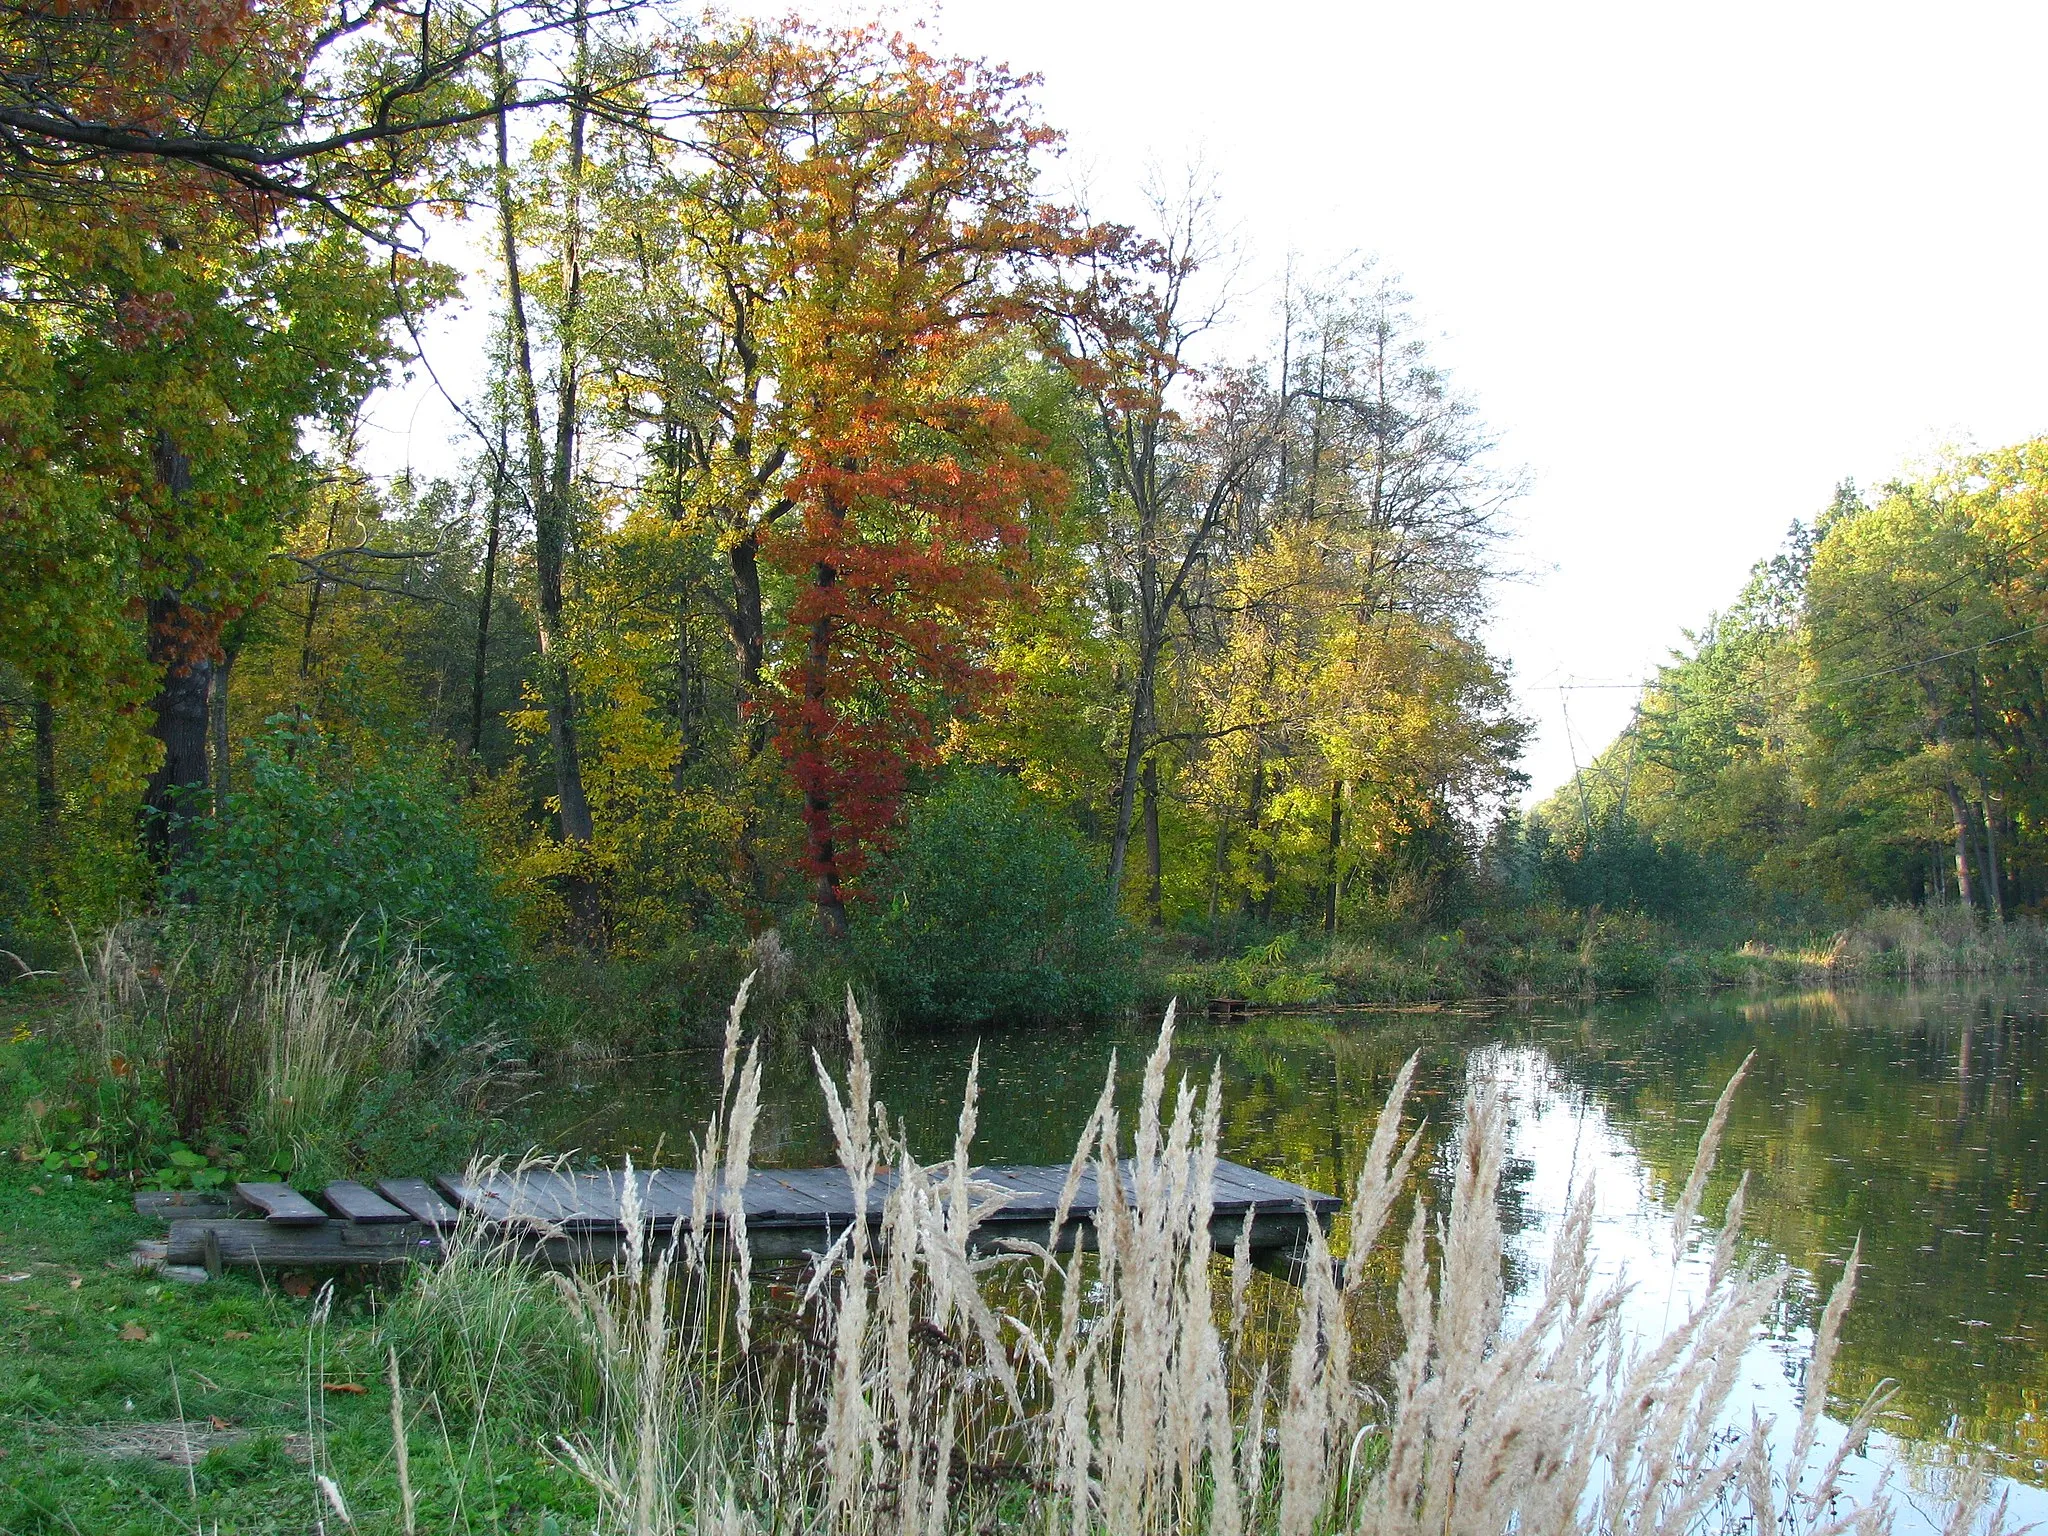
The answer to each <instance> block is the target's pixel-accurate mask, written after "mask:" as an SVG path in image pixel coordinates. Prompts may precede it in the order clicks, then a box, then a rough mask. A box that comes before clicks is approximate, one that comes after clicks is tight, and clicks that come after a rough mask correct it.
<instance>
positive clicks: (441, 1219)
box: [377, 1179, 462, 1227]
mask: <svg viewBox="0 0 2048 1536" xmlns="http://www.w3.org/2000/svg"><path fill="white" fill-rule="evenodd" d="M377 1193H378V1194H380V1195H382V1196H383V1197H384V1198H385V1199H386V1200H389V1201H390V1202H391V1203H392V1204H393V1205H395V1206H397V1207H398V1208H399V1209H400V1210H402V1211H404V1212H405V1213H406V1214H407V1215H408V1216H410V1217H412V1219H413V1220H414V1221H417V1222H419V1223H421V1224H422V1225H424V1226H428V1227H453V1226H454V1225H455V1223H456V1222H457V1221H459V1220H460V1219H461V1217H462V1213H461V1212H460V1211H458V1210H456V1209H455V1207H454V1206H452V1205H450V1204H449V1203H448V1202H447V1201H446V1200H444V1199H442V1198H441V1192H440V1191H439V1190H437V1189H435V1188H434V1186H433V1185H431V1184H429V1183H428V1182H427V1181H426V1180H425V1179H379V1180H378V1181H377Z"/></svg>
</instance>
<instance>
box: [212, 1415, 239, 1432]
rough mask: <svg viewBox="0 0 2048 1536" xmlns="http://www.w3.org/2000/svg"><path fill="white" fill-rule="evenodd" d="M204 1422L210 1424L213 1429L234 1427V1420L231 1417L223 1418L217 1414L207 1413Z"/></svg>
mask: <svg viewBox="0 0 2048 1536" xmlns="http://www.w3.org/2000/svg"><path fill="white" fill-rule="evenodd" d="M206 1422H207V1423H209V1424H211V1425H212V1426H213V1427H214V1428H215V1429H233V1428H234V1427H235V1421H234V1420H233V1419H224V1418H222V1417H221V1416H220V1415H219V1414H212V1415H209V1416H208V1418H207V1420H206Z"/></svg>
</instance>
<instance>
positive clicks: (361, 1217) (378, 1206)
mask: <svg viewBox="0 0 2048 1536" xmlns="http://www.w3.org/2000/svg"><path fill="white" fill-rule="evenodd" d="M320 1198H321V1199H322V1200H324V1201H325V1202H326V1203H327V1209H329V1210H330V1211H332V1212H334V1214H335V1215H337V1216H339V1217H341V1218H342V1219H344V1220H346V1221H353V1222H356V1223H357V1224H358V1225H361V1226H368V1227H378V1226H391V1225H394V1224H396V1223H400V1222H407V1221H411V1220H412V1217H411V1216H409V1215H407V1214H406V1213H405V1212H404V1211H403V1210H401V1209H400V1208H399V1207H398V1206H395V1205H393V1204H392V1203H391V1202H390V1201H389V1200H386V1199H385V1198H384V1197H383V1196H382V1195H380V1194H378V1193H376V1192H375V1191H374V1190H371V1189H367V1188H365V1187H364V1186H363V1185H361V1184H358V1183H357V1182H356V1181H355V1180H354V1179H336V1180H335V1181H334V1182H333V1183H332V1184H330V1185H328V1186H327V1187H326V1188H325V1189H323V1190H322V1191H320Z"/></svg>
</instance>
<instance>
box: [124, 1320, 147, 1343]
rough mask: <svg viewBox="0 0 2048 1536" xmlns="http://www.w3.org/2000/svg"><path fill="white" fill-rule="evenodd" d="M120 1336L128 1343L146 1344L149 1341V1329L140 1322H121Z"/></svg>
mask: <svg viewBox="0 0 2048 1536" xmlns="http://www.w3.org/2000/svg"><path fill="white" fill-rule="evenodd" d="M121 1337H122V1338H123V1339H124V1340H126V1341H127V1342H128V1343H130V1344H146V1343H148V1342H149V1330H148V1329H147V1328H145V1327H143V1326H142V1324H140V1323H123V1324H122V1325H121Z"/></svg>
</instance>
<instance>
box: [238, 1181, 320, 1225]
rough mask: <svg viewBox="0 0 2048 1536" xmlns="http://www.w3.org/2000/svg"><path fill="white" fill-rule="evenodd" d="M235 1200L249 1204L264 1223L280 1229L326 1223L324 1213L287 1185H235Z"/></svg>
mask: <svg viewBox="0 0 2048 1536" xmlns="http://www.w3.org/2000/svg"><path fill="white" fill-rule="evenodd" d="M235 1198H236V1199H238V1200H246V1201H248V1203H249V1204H251V1205H253V1206H255V1207H256V1209H257V1210H259V1211H261V1212H262V1213H263V1219H264V1220H265V1221H267V1222H271V1223H273V1224H275V1225H277V1226H280V1227H317V1226H321V1225H324V1224H325V1222H326V1220H327V1213H326V1212H325V1211H323V1210H321V1209H320V1207H319V1206H317V1205H315V1204H314V1203H313V1202H312V1201H310V1200H308V1199H307V1198H306V1197H305V1196H304V1195H302V1194H300V1193H299V1192H298V1191H297V1190H296V1189H293V1188H292V1187H291V1185H289V1184H250V1183H238V1184H237V1185H235Z"/></svg>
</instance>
